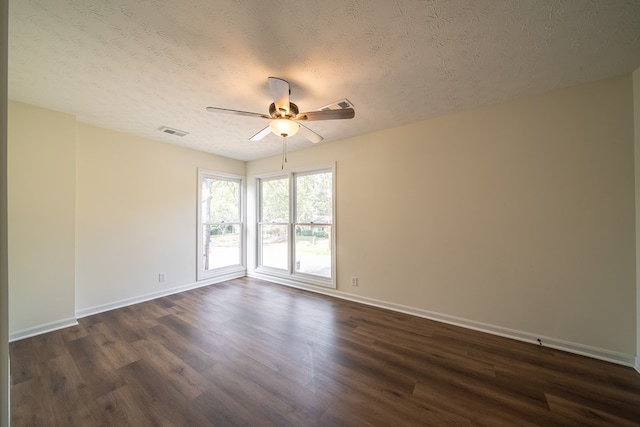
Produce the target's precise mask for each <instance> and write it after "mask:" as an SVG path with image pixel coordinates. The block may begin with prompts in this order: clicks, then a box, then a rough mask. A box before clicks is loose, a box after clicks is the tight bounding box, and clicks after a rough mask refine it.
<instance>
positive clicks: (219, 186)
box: [197, 170, 244, 280]
mask: <svg viewBox="0 0 640 427" xmlns="http://www.w3.org/2000/svg"><path fill="white" fill-rule="evenodd" d="M199 182H200V189H199V193H198V196H199V200H198V201H199V203H198V204H199V215H198V216H199V227H198V277H197V278H198V280H202V279H205V278H207V277H213V276H216V275H221V274H226V273H231V272H234V271H242V270H244V244H243V241H244V222H243V203H242V200H243V194H242V178H241V177H237V176H231V175H223V174H217V173H215V172H209V171H203V170H200V171H199Z"/></svg>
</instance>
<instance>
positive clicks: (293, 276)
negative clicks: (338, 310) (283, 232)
mask: <svg viewBox="0 0 640 427" xmlns="http://www.w3.org/2000/svg"><path fill="white" fill-rule="evenodd" d="M322 171H331V173H332V176H333V178H332V182H331V199H332V200H331V201H332V205H333V206H332V208H333V212H332V218H333V223H332V224H331V241H332V250H331V278H328V279H325V278H322V277H320V276H315V275H311V274H306V273H300V272H296V271H295V268H294V259H295V240H294V234H295V224H296V223H295V222H294V220H295V219H296V218H295V217H294V214H295V209H294V206H295V203H296V200H295V197H296V195H295V191H294V186H295V184H294V179H295V177H296V176H298V175H307V174H313V173H317V172H322ZM278 177H288V178H289V233H288V236H287V245H288V249H289V251H288V255H289V257H288V263H287V264H288V268H287V270H281V269H277V268H273V267H268V266H263V265H260V263H261V261H262V242H261V241H260V239H261V233H260V219H261V218H262V212H261V210H262V200H261V198H262V183H261V181H262V180H266V179H274V178H278ZM336 182H337V179H336V163H335V162H333V163H326V164H321V165H315V166H310V167H305V168H298V169H292V170H288V171H278V172H271V173H265V174H260V175H256V190H257V191H256V236H255V241H256V254H255V255H256V258H255V260H256V265H255V271H256V273H258V274H262V275H265V276H273V277H274V278H279V279H283V280H284V281H286V282H289V283H293V284H299V285H315V286H322V287H326V288H331V289H337V285H336V283H337V281H336V276H337V266H336V262H337V259H338V258H337V244H336V235H337V233H336V210H337V209H336V200H337V197H336Z"/></svg>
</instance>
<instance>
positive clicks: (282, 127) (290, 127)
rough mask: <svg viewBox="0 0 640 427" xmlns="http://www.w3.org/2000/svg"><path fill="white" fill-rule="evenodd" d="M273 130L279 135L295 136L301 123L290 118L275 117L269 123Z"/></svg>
mask: <svg viewBox="0 0 640 427" xmlns="http://www.w3.org/2000/svg"><path fill="white" fill-rule="evenodd" d="M269 127H270V128H271V131H272V132H273V133H275V134H276V135H278V136H293V135H295V134H296V133H298V129H300V125H299V124H297V123H296V122H294V121H293V120H289V119H284V118H283V119H273V120H271V123H269Z"/></svg>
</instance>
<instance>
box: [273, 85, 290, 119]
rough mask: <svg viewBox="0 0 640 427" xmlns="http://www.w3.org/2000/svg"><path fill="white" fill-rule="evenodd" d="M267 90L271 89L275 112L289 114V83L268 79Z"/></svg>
mask: <svg viewBox="0 0 640 427" xmlns="http://www.w3.org/2000/svg"><path fill="white" fill-rule="evenodd" d="M269 88H270V89H271V95H272V96H273V103H274V104H275V106H276V111H278V112H279V113H281V114H282V113H284V114H288V113H289V102H290V101H289V94H290V93H291V91H290V90H289V82H287V81H286V80H282V79H279V78H277V77H269Z"/></svg>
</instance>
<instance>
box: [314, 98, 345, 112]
mask: <svg viewBox="0 0 640 427" xmlns="http://www.w3.org/2000/svg"><path fill="white" fill-rule="evenodd" d="M345 108H353V104H352V103H351V101H349V100H348V99H347V98H345V99H341V100H340V101H336V102H334V103H332V104H329V105H325V106H324V107H320V108H318V110H320V111H323V110H344V109H345Z"/></svg>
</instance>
